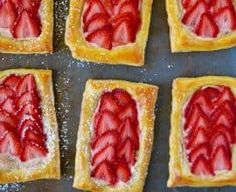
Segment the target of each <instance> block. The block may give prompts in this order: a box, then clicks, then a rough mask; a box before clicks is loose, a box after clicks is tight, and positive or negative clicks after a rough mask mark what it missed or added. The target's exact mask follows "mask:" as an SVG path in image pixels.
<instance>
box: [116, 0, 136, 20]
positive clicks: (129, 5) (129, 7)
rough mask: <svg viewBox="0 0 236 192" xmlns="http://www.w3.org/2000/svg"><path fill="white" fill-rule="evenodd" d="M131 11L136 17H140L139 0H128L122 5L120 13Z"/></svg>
mask: <svg viewBox="0 0 236 192" xmlns="http://www.w3.org/2000/svg"><path fill="white" fill-rule="evenodd" d="M122 13H131V14H132V15H133V16H134V17H139V11H138V4H137V1H134V0H127V1H125V2H124V3H122V5H121V6H120V10H119V14H122Z"/></svg>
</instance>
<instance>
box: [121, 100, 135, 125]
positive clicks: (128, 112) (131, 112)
mask: <svg viewBox="0 0 236 192" xmlns="http://www.w3.org/2000/svg"><path fill="white" fill-rule="evenodd" d="M137 114H138V112H137V108H136V103H134V102H131V103H130V104H129V105H127V106H126V107H125V108H124V110H123V111H121V112H120V113H119V114H118V116H119V119H120V120H122V121H124V120H125V119H127V118H130V120H131V122H132V123H136V122H137Z"/></svg>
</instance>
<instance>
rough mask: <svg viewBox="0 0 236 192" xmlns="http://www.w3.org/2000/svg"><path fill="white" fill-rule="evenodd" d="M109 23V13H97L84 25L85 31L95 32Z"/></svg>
mask: <svg viewBox="0 0 236 192" xmlns="http://www.w3.org/2000/svg"><path fill="white" fill-rule="evenodd" d="M108 25H109V22H108V17H107V14H104V13H96V14H94V15H93V16H92V17H91V19H89V21H88V22H87V23H86V25H84V32H94V31H96V30H98V29H101V28H103V27H105V26H108Z"/></svg>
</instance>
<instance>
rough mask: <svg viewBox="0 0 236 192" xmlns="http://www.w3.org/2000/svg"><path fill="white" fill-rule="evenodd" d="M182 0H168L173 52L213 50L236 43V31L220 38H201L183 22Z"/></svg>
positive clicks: (167, 7) (167, 8) (167, 6)
mask: <svg viewBox="0 0 236 192" xmlns="http://www.w3.org/2000/svg"><path fill="white" fill-rule="evenodd" d="M178 1H180V0H166V10H167V14H168V24H169V28H170V43H171V51H172V52H188V51H213V50H219V49H225V48H229V47H233V46H235V45H236V31H234V32H231V33H229V34H226V35H223V36H220V37H218V38H201V37H198V36H197V35H195V34H194V33H193V32H191V31H190V30H188V29H187V28H186V27H184V25H183V24H182V22H181V19H180V17H181V13H180V7H179V6H180V5H179V3H178Z"/></svg>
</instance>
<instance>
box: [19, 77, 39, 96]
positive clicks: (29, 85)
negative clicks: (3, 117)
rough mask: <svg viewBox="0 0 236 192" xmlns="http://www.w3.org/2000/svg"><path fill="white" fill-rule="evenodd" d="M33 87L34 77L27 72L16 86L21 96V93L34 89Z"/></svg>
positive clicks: (34, 84) (34, 86)
mask: <svg viewBox="0 0 236 192" xmlns="http://www.w3.org/2000/svg"><path fill="white" fill-rule="evenodd" d="M35 88H36V82H35V78H34V76H33V75H31V74H28V75H25V76H24V78H23V79H22V80H21V82H20V83H19V85H18V86H17V93H18V95H19V96H21V95H22V94H23V93H25V92H27V91H31V90H34V89H35Z"/></svg>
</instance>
